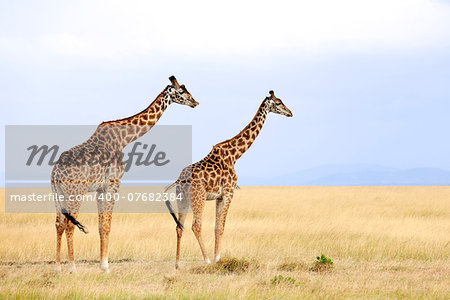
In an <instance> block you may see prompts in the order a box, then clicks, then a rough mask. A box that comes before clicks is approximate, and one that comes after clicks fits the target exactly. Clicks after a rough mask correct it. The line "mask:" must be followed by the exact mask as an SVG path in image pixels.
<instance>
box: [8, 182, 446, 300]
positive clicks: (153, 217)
mask: <svg viewBox="0 0 450 300" xmlns="http://www.w3.org/2000/svg"><path fill="white" fill-rule="evenodd" d="M2 194H3V193H2ZM4 201H5V200H4V198H3V196H2V199H1V203H0V204H1V205H0V206H1V211H0V298H22V297H26V298H63V297H64V298H66V297H70V298H80V299H83V298H88V297H89V298H91V297H99V298H201V299H211V298H223V299H225V298H254V299H260V298H271V299H280V298H383V299H385V298H437V299H439V298H440V299H445V298H447V299H448V298H450V187H242V188H241V189H240V190H237V191H236V194H235V198H234V200H233V203H232V204H231V209H230V212H229V214H228V221H227V224H226V228H225V234H224V238H223V252H222V256H223V257H224V256H225V258H224V262H223V263H222V264H219V265H212V266H210V267H207V268H205V267H203V262H202V259H201V254H200V249H199V246H198V244H197V241H196V239H195V237H194V235H193V233H192V231H191V230H190V225H191V219H192V218H191V217H192V216H189V217H188V220H187V223H186V229H187V230H185V234H184V236H183V240H182V258H181V260H182V265H181V269H180V270H178V271H177V270H175V268H174V256H175V255H174V254H175V245H176V238H175V225H174V222H173V220H172V219H171V217H170V216H169V215H168V214H115V215H114V216H113V224H112V232H111V242H110V261H111V264H110V267H111V273H110V274H104V273H102V272H101V270H100V268H99V265H98V256H99V238H98V233H97V216H96V215H95V214H82V215H80V216H79V219H80V221H81V222H82V223H83V224H84V225H86V226H87V227H88V228H89V229H90V231H91V232H90V233H89V234H88V235H84V234H83V233H81V232H80V231H76V234H75V256H76V259H77V261H78V262H77V266H78V272H77V273H76V274H69V272H68V269H67V265H63V272H62V274H60V275H56V274H54V272H53V268H54V265H53V260H54V252H55V228H54V221H55V216H54V214H9V213H5V212H4ZM214 208H215V205H214V203H208V205H207V208H206V210H205V212H204V223H203V224H204V225H203V236H204V238H205V242H206V246H207V249H208V251H209V255H210V257H212V255H213V253H212V251H213V242H214V240H213V235H214V234H213V233H214V217H213V216H214ZM64 240H65V237H64ZM322 253H323V254H325V255H326V256H327V257H329V258H331V259H332V260H333V262H334V264H333V268H330V269H327V270H324V271H319V272H318V271H312V270H311V267H312V265H313V261H314V260H315V257H316V256H318V255H321V254H322ZM62 255H63V257H67V248H66V247H65V243H64V244H63V253H62ZM279 275H281V276H279Z"/></svg>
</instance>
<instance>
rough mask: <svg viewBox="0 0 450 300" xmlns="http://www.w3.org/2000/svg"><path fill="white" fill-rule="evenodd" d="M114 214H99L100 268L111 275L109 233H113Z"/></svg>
mask: <svg viewBox="0 0 450 300" xmlns="http://www.w3.org/2000/svg"><path fill="white" fill-rule="evenodd" d="M111 217H112V213H99V215H98V231H99V234H100V268H101V269H102V270H103V271H105V272H106V273H109V263H108V244H109V233H110V231H111Z"/></svg>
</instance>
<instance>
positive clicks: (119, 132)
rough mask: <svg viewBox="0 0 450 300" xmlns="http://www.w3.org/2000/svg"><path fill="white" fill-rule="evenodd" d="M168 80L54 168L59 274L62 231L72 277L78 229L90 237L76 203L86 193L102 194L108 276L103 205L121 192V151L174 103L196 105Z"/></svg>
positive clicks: (103, 237) (102, 222) (107, 220)
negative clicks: (140, 106) (139, 106)
mask: <svg viewBox="0 0 450 300" xmlns="http://www.w3.org/2000/svg"><path fill="white" fill-rule="evenodd" d="M169 80H170V81H171V84H170V85H168V86H167V87H166V88H165V89H164V90H163V91H162V92H161V93H160V94H159V95H158V97H156V99H155V100H154V101H153V102H152V103H151V104H150V105H149V106H148V107H147V108H146V109H144V110H143V111H141V112H140V113H138V114H135V115H133V116H131V117H128V118H124V119H119V120H114V121H108V122H102V123H101V124H100V125H99V126H98V127H97V129H96V130H95V132H94V133H93V134H92V136H91V137H90V138H89V139H88V140H86V141H85V142H84V143H82V144H80V145H78V146H75V147H73V148H71V149H69V150H67V151H65V152H63V153H62V154H61V156H60V157H59V159H58V161H57V162H56V164H55V166H54V167H53V170H52V173H51V185H52V191H53V192H54V193H56V194H58V196H60V195H63V198H64V200H63V201H56V202H55V203H56V223H55V226H56V268H55V271H56V272H57V273H59V272H61V238H62V235H63V233H64V231H65V233H66V238H67V248H68V254H69V270H70V272H71V273H72V272H75V271H76V267H75V260H74V253H73V233H74V226H77V227H78V228H79V229H80V230H81V231H82V232H84V233H87V228H86V227H85V226H83V225H82V224H81V223H80V222H79V221H78V220H77V215H78V211H79V208H80V205H81V201H73V200H74V199H76V197H77V196H79V195H84V194H86V193H88V192H96V195H98V196H97V199H96V200H97V201H96V202H97V208H98V228H99V234H100V268H101V269H102V270H104V271H105V272H106V273H109V265H108V241H109V233H110V230H111V217H112V211H113V206H114V201H104V200H105V199H108V198H107V197H104V196H105V195H108V194H109V195H114V194H115V193H117V192H118V190H119V185H120V180H121V178H122V175H123V174H124V170H125V167H124V163H123V161H122V150H123V148H124V147H125V146H126V145H128V144H129V143H131V142H133V141H134V140H136V139H138V138H139V137H141V136H142V135H144V134H145V133H147V132H148V131H149V130H150V129H151V128H152V126H153V125H154V124H156V122H157V121H158V120H159V118H160V117H161V115H162V114H163V112H164V111H165V109H166V108H167V107H168V106H169V105H170V104H171V103H178V104H182V105H188V106H190V107H195V106H197V105H198V102H197V101H195V100H194V98H193V97H192V95H191V94H190V93H189V92H188V91H187V89H186V87H185V86H184V85H179V84H178V82H177V80H176V78H175V77H174V76H171V77H170V78H169ZM105 158H106V159H105ZM102 159H103V160H102ZM80 162H81V163H80ZM101 196H102V197H101ZM71 199H72V200H71ZM99 199H101V200H99ZM68 200H69V201H68Z"/></svg>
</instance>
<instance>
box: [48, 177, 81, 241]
mask: <svg viewBox="0 0 450 300" xmlns="http://www.w3.org/2000/svg"><path fill="white" fill-rule="evenodd" d="M53 176H54V175H53V173H52V180H51V185H52V190H53V192H54V193H58V194H62V195H64V193H62V191H61V187H60V186H59V185H58V184H57V183H56V181H55V180H54V178H53ZM57 201H59V200H57ZM58 206H59V207H60V208H61V213H62V214H63V215H64V217H66V219H67V220H69V221H70V222H71V223H72V224H73V225H75V226H77V227H78V229H80V230H81V231H82V232H84V233H89V231H88V229H87V228H86V227H85V226H84V225H83V224H81V223H80V222H78V221H77V220H76V219H75V218H74V217H73V216H72V215H71V214H70V213H69V212H68V211H67V210H66V209H65V208H63V207H61V204H59V205H56V207H58Z"/></svg>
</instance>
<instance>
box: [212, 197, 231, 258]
mask: <svg viewBox="0 0 450 300" xmlns="http://www.w3.org/2000/svg"><path fill="white" fill-rule="evenodd" d="M232 197H233V192H232V191H231V192H226V193H224V196H223V198H222V199H220V200H217V201H216V226H215V245H214V261H215V262H218V261H219V260H220V246H221V241H222V235H223V231H224V230H225V221H226V218H227V213H228V209H229V207H230V204H231V199H232Z"/></svg>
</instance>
